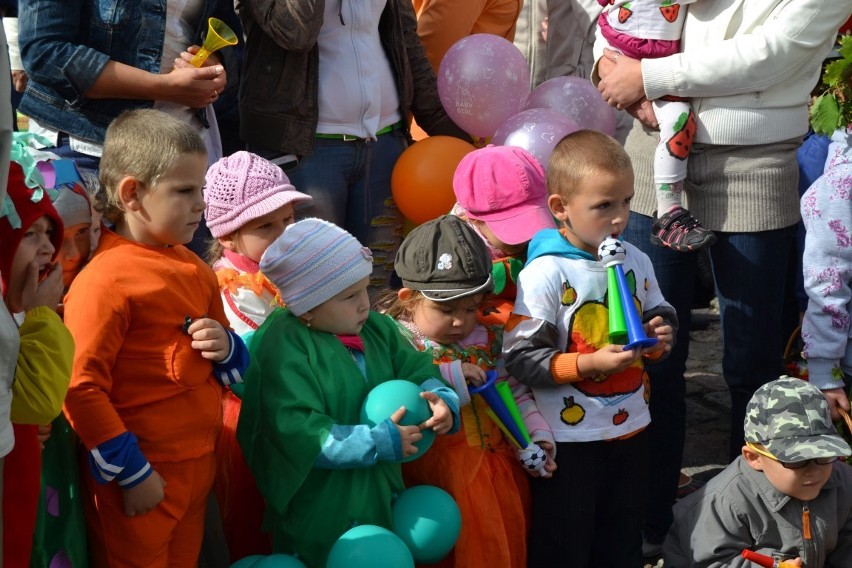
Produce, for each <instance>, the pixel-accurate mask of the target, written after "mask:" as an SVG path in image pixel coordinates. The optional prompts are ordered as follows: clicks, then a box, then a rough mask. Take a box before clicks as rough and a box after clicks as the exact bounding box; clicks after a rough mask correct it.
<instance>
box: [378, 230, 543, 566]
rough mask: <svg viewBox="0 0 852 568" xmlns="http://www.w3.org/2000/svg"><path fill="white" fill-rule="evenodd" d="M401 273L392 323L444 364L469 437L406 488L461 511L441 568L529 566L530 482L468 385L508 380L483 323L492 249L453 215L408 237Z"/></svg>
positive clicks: (429, 461)
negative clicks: (436, 491) (437, 492)
mask: <svg viewBox="0 0 852 568" xmlns="http://www.w3.org/2000/svg"><path fill="white" fill-rule="evenodd" d="M394 268H395V269H396V272H397V274H398V275H399V277H400V278H401V280H402V283H403V288H402V289H400V290H399V291H398V292H396V293H394V296H393V299H392V301H391V302H390V305H389V307H388V310H387V313H388V315H391V316H392V317H394V318H395V319H396V320H397V322H398V324H399V325H400V328H401V329H402V331H403V334H404V335H405V336H407V337H408V338H409V340H410V341H411V343H412V344H413V345H414V346H415V347H417V348H418V349H420V350H421V351H424V352H426V353H429V354H430V355H431V356H432V358H433V359H434V361H435V362H436V363H438V364H439V367H440V369H441V374H442V375H443V376H444V378H445V379H446V380H447V382H449V383H450V384H451V385H453V387H454V388H455V390H456V392H457V393H458V395H459V398H460V399H461V401H462V405H463V408H462V428H461V430H460V431H459V432H458V433H456V434H454V435H452V436H447V437H444V438H442V439H440V440H435V443H434V444H433V446H432V448H431V449H430V450H429V451H428V452H427V453H426V454H425V455H423V456H422V457H421V458H419V459H418V460H416V461H413V462H411V463H407V464H405V465H404V466H403V474H404V476H405V482H406V485H408V486H412V485H421V484H428V485H436V486H438V487H440V488H442V489H444V490H446V491H447V492H448V493H449V494H450V495H452V496H453V498H454V499H455V500H456V503H457V504H458V507H459V510H460V511H461V518H462V529H461V534H460V536H459V539H458V541H457V542H456V546H455V549H454V551H453V552H452V554H451V555H450V556H448V557H447V558H445V559H444V560H443V561H442V562H441V563H440V564H439V566H460V567H461V566H464V567H483V568H485V567H494V566H501V567H503V566H505V567H507V568H509V567H512V568H515V567H517V568H520V567H523V566H524V565H525V562H526V534H527V526H528V523H527V519H526V517H527V511H528V508H529V482H528V480H527V478H526V476H525V475H524V472H523V468H521V467H519V462H518V460H517V458H516V455H515V454H516V452H515V449H514V447H513V446H512V444H511V443H510V442H509V440H508V439H507V438H506V437H504V435H503V433H502V432H501V431H500V429H499V427H498V425H497V424H496V423H495V422H494V421H493V420H492V419H491V418H489V416H488V415H487V414H486V412H485V411H486V408H487V406H486V404H485V403H484V402H483V401H482V400H481V399H480V397H478V396H474V397H471V395H470V393H469V391H468V384H472V385H480V384H482V383H483V382H484V381H485V379H486V370H495V369H497V370H500V371H501V374H503V375H505V373H503V372H502V369H501V368H500V344H499V342H497V341H496V339H495V334H494V332H493V331H491V330H489V329H487V328H486V327H484V326H482V325H480V324H478V323H477V321H476V318H477V308H478V306H479V304H480V303H481V302H482V300H483V298H484V296H485V295H486V294H487V293H489V292H490V291H491V289H492V287H493V281H492V278H491V263H490V261H489V258H488V253H487V251H486V248H485V244H484V243H483V241H482V239H481V238H480V237H479V236H478V235H477V234H476V233H475V232H474V231H473V229H471V228H470V227H469V226H468V225H467V224H466V223H465V222H464V221H463V220H461V219H459V218H458V217H455V216H452V215H446V216H443V217H439V218H438V219H435V220H432V221H429V222H426V223H424V224H422V225H420V226H418V227H417V228H415V229H414V230H413V231H411V233H409V235H408V236H407V237H406V238H405V240H403V242H402V245H401V246H400V249H399V251H398V253H397V257H396V263H395V265H394ZM547 435H548V436H547V437H546V438H545V439H546V440H548V441H552V438H551V437H549V432H547ZM527 450H528V455H527V456H526V457H530V456H532V455H533V454H535V457H533V458H532V459H533V461H534V462H535V463H537V464H538V463H541V464H546V468H545V466H542V467H540V468H539V472H534V475H539V474H541V473H543V474H544V475H550V472H551V471H552V466H553V465H554V464H553V461H552V459H550V458H547V457H546V455H545V453H544V452H543V451H542V450H541V449H540V448H539V446H537V445H536V444H535V443H533V444H530V446H529V447H528V448H527ZM536 458H537V459H536Z"/></svg>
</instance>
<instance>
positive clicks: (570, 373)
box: [550, 353, 583, 385]
mask: <svg viewBox="0 0 852 568" xmlns="http://www.w3.org/2000/svg"><path fill="white" fill-rule="evenodd" d="M579 358H580V354H579V353H557V354H556V355H554V356H553V358H552V359H551V360H550V374H551V375H553V380H554V381H556V383H557V384H560V385H562V384H565V383H576V382H579V381H582V380H583V377H581V376H580V373H579V371H578V370H577V359H579Z"/></svg>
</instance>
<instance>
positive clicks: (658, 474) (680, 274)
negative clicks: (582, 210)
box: [622, 212, 698, 544]
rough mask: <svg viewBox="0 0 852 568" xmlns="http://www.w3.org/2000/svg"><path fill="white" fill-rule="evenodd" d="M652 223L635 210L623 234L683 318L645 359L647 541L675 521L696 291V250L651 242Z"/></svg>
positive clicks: (661, 535) (657, 538)
mask: <svg viewBox="0 0 852 568" xmlns="http://www.w3.org/2000/svg"><path fill="white" fill-rule="evenodd" d="M651 223H652V219H651V218H650V217H646V216H644V215H640V214H638V213H635V212H631V213H630V220H629V222H628V224H627V229H626V230H625V231H624V233H623V234H622V237H623V238H624V240H625V241H628V242H630V243H631V244H633V245H635V246H636V247H638V248H639V249H641V250H642V251H644V252H645V254H647V255H648V256H649V257H650V258H651V262H652V263H653V265H654V273H655V274H656V276H657V281H658V282H659V284H660V290H661V291H662V293H663V297H664V298H665V299H666V301H668V302H669V303H670V304H671V305H672V307H674V309H675V311H677V316H678V321H679V324H680V326H679V328H678V331H677V336H676V337H675V344H674V347H673V349H672V351H671V353H670V354H669V356H668V357H667V358H666V359H664V360H663V361H660V362H659V363H648V364H647V369H648V376H649V377H650V379H651V399H650V407H649V409H650V411H651V425H650V426H649V427H648V439H649V443H648V448H649V460H650V463H651V467H652V468H653V474H652V475H649V476H648V492H647V496H648V499H647V505H646V511H645V524H644V527H643V533H644V535H645V539H646V540H647V541H649V542H652V543H654V544H659V543H661V542H663V540H664V539H665V536H666V533H667V532H668V530H669V527H670V526H671V524H672V520H673V518H672V505H674V502H675V499H676V498H677V486H678V480H679V477H680V468H681V463H682V461H683V444H684V439H685V437H686V383H685V381H684V378H683V374H684V372H685V370H686V359H687V357H689V326H690V322H691V319H692V316H691V313H692V312H691V310H692V295H693V291H694V282H695V278H696V274H697V270H698V265H697V258H696V253H678V252H674V251H673V250H671V249H668V248H661V247H658V246H654V245H652V244H651V242H650V240H649V239H648V236H649V235H650V234H651Z"/></svg>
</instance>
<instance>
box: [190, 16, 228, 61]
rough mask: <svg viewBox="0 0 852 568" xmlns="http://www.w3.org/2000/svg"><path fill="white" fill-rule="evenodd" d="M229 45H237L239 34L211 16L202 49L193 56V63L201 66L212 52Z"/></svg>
mask: <svg viewBox="0 0 852 568" xmlns="http://www.w3.org/2000/svg"><path fill="white" fill-rule="evenodd" d="M228 45H237V34H235V33H234V30H232V29H231V28H229V27H228V24H226V23H225V22H223V21H222V20H220V19H219V18H210V19H209V20H207V37H205V38H204V44H203V45H202V46H201V49H199V50H198V53H196V54H195V56H194V57H193V58H192V61H191V63H192V65H193V66H195V67H201V65H202V64H203V63H204V62H205V61H206V60H207V58H208V57H209V56H210V54H211V53H213V52H214V51H217V50H219V49H222V48H223V47H225V46H228Z"/></svg>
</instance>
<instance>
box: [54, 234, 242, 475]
mask: <svg viewBox="0 0 852 568" xmlns="http://www.w3.org/2000/svg"><path fill="white" fill-rule="evenodd" d="M186 316H189V317H191V318H192V319H196V318H199V317H202V316H207V317H210V318H212V319H215V320H216V321H218V322H220V323H221V324H222V325H223V326H225V327H226V328H227V329H230V328H229V327H228V320H227V318H226V317H225V312H224V309H223V307H222V300H221V296H220V295H219V287H218V284H217V282H216V275H215V274H214V273H213V270H212V269H210V267H208V266H207V265H206V264H204V263H203V262H202V261H201V260H200V259H199V258H198V257H197V256H195V254H193V253H192V252H190V251H189V250H188V249H186V248H185V247H183V246H177V247H169V248H162V247H152V246H147V245H143V244H140V243H137V242H133V241H129V240H127V239H124V238H122V237H120V236H118V235H116V234H115V233H113V232H111V231H108V230H104V232H103V236H102V237H101V240H100V244H99V246H98V249H97V251H96V252H95V256H94V258H92V260H91V262H89V264H88V265H87V266H86V268H85V269H84V270H83V271H82V272H81V273H80V274H79V276H77V278H76V279H75V280H74V283H73V284H72V285H71V289H70V290H69V291H68V296H67V297H66V299H65V324H66V325H67V326H68V329H70V330H71V334H72V336H73V337H74V341H75V344H76V352H75V354H74V365H73V369H72V373H71V386H70V388H69V389H68V395H67V397H66V399H65V413H66V415H67V416H68V420H69V421H70V422H71V425H72V426H73V427H74V429H75V430H76V431H77V433H78V434H79V436H80V439H81V440H82V441H83V443H84V444H85V446H86V448H87V449H92V448H94V447H95V446H98V445H99V444H102V443H103V442H106V441H107V440H111V439H112V438H115V437H116V436H118V435H120V434H123V433H124V432H125V431H130V432H132V433H133V434H134V435H135V436H136V437H137V439H138V442H139V447H140V449H141V450H142V452H143V454H145V457H146V458H147V459H148V460H149V461H152V462H157V461H168V462H172V461H180V460H184V459H189V458H194V457H199V456H201V455H204V454H205V453H208V452H212V451H213V446H214V442H215V440H216V436H217V435H218V432H219V429H220V428H221V424H222V404H221V397H222V388H221V386H219V384H218V383H217V382H216V380H215V378H214V376H213V366H212V364H211V362H210V361H208V360H206V359H204V358H203V357H202V356H201V352H200V351H198V350H195V349H193V348H192V346H191V342H192V338H191V337H190V336H189V335H188V334H186V333H185V332H184V331H183V329H182V327H183V324H184V319H185V317H186Z"/></svg>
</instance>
